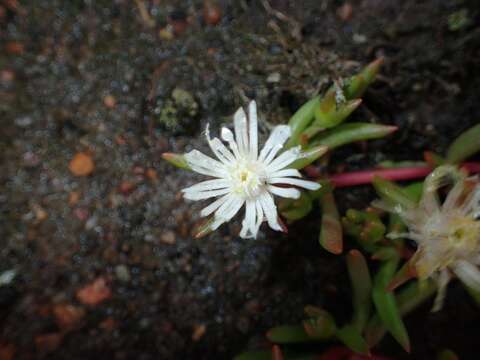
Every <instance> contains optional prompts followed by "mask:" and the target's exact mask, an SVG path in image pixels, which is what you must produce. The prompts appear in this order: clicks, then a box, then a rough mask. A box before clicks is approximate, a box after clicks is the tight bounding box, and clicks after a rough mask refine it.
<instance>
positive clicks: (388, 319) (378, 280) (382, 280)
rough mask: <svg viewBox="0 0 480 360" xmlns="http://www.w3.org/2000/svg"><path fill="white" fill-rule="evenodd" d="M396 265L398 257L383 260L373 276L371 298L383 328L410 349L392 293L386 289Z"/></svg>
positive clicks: (405, 330) (405, 347) (406, 348)
mask: <svg viewBox="0 0 480 360" xmlns="http://www.w3.org/2000/svg"><path fill="white" fill-rule="evenodd" d="M397 265H398V259H392V260H389V261H387V262H385V263H384V264H383V265H382V266H381V268H380V270H379V271H378V273H377V275H376V276H375V281H374V286H373V292H372V298H373V303H374V304H375V308H376V309H377V313H378V315H379V317H380V319H381V320H382V322H383V324H384V325H385V328H386V329H387V330H388V331H389V332H390V333H391V334H392V336H393V337H394V338H395V340H397V341H398V343H399V344H400V345H402V347H403V348H404V349H405V351H407V352H409V351H410V340H409V337H408V333H407V329H406V328H405V325H404V323H403V320H402V317H401V315H400V311H399V309H398V306H397V303H396V300H395V296H394V295H393V293H391V292H388V291H386V287H387V285H388V283H389V282H390V280H391V279H392V276H393V275H394V273H395V270H396V268H397Z"/></svg>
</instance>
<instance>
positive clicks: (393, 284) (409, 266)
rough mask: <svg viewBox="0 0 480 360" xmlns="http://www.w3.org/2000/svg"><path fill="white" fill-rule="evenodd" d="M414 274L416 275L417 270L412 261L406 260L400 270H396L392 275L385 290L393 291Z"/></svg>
mask: <svg viewBox="0 0 480 360" xmlns="http://www.w3.org/2000/svg"><path fill="white" fill-rule="evenodd" d="M412 259H413V258H412ZM416 276H417V270H416V268H415V265H414V263H413V261H407V262H406V263H405V264H403V266H402V267H401V268H400V270H398V271H397V273H396V274H395V275H394V276H393V278H392V280H390V283H389V284H388V287H387V290H388V291H393V290H395V289H396V288H397V287H399V286H400V285H403V284H404V283H406V282H407V281H408V280H410V279H412V278H414V277H416Z"/></svg>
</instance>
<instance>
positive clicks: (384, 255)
mask: <svg viewBox="0 0 480 360" xmlns="http://www.w3.org/2000/svg"><path fill="white" fill-rule="evenodd" d="M396 257H398V250H397V249H395V248H394V247H392V246H382V247H380V248H378V249H377V250H376V251H375V252H374V253H373V254H372V259H373V260H381V261H386V260H390V259H393V258H396Z"/></svg>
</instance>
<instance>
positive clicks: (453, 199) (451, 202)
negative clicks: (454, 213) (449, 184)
mask: <svg viewBox="0 0 480 360" xmlns="http://www.w3.org/2000/svg"><path fill="white" fill-rule="evenodd" d="M464 188H465V187H464V183H463V181H459V182H457V183H456V184H455V185H454V186H453V188H452V189H451V190H450V191H449V192H448V195H447V197H446V199H445V201H444V202H443V204H442V211H449V210H451V209H453V208H455V207H457V205H458V204H457V202H458V200H460V196H461V195H462V192H463V189H464Z"/></svg>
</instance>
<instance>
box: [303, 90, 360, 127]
mask: <svg viewBox="0 0 480 360" xmlns="http://www.w3.org/2000/svg"><path fill="white" fill-rule="evenodd" d="M361 103H362V100H361V99H355V100H349V101H347V102H345V103H343V104H337V103H336V101H335V94H332V95H330V96H328V95H327V96H325V98H324V99H323V100H322V102H321V103H320V105H319V106H318V107H316V108H315V113H314V114H315V120H314V121H313V123H312V125H313V126H318V127H320V128H324V129H329V128H332V127H334V126H337V125H339V124H341V123H342V122H343V121H345V119H346V118H347V117H348V116H349V115H350V114H351V113H352V112H353V111H354V110H355V109H356V108H358V106H360V104H361ZM307 131H308V129H307Z"/></svg>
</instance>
